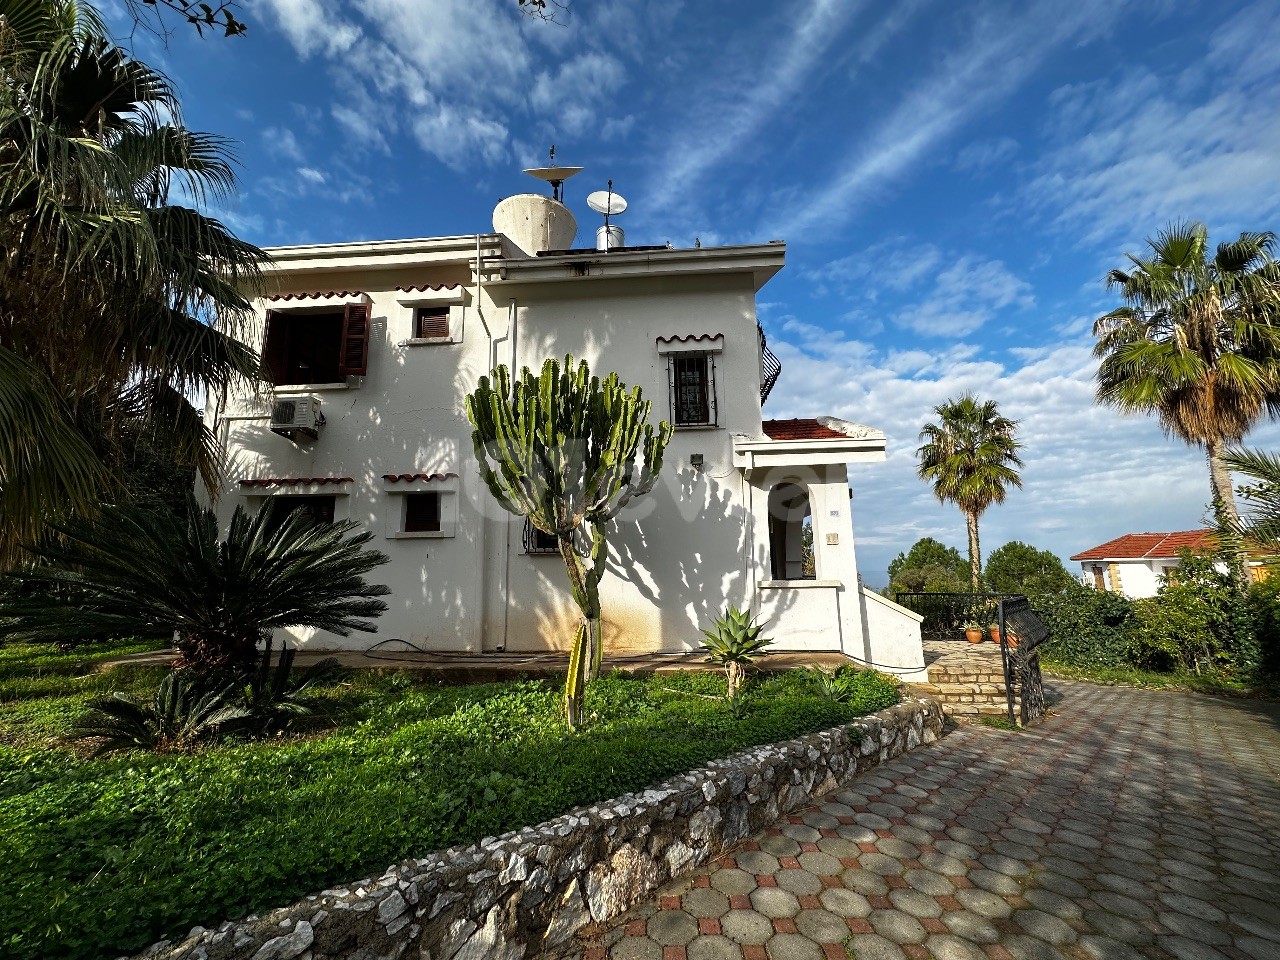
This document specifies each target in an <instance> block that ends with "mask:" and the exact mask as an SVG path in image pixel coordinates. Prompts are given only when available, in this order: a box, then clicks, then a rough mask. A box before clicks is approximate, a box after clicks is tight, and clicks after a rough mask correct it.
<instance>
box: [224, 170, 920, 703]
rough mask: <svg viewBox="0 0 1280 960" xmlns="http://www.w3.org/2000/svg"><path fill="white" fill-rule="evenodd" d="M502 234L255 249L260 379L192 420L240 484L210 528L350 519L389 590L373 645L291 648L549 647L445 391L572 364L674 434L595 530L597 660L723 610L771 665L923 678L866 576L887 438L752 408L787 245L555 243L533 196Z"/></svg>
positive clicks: (564, 641)
mask: <svg viewBox="0 0 1280 960" xmlns="http://www.w3.org/2000/svg"><path fill="white" fill-rule="evenodd" d="M494 228H495V232H493V233H485V234H478V235H467V236H459V237H434V238H429V239H420V240H388V241H377V242H368V243H335V244H320V245H310V246H293V247H277V248H274V249H271V250H270V251H269V253H270V255H271V264H270V266H269V268H268V275H269V279H270V282H271V284H272V291H273V292H272V293H271V294H270V295H269V296H267V297H266V298H265V299H264V300H263V301H261V303H260V311H259V321H260V323H259V324H258V326H257V328H256V331H255V333H254V336H256V337H259V338H261V339H260V340H259V342H257V343H255V344H254V346H256V347H261V348H262V352H263V354H264V356H265V358H266V361H267V365H268V367H269V368H270V371H271V375H272V380H273V383H274V387H273V388H271V389H268V390H266V391H261V390H260V391H259V392H257V393H253V392H247V393H244V394H243V395H238V396H228V397H226V398H211V400H210V402H209V403H208V405H207V409H206V417H207V418H208V422H209V423H210V424H211V425H212V426H213V427H214V429H215V430H216V433H217V435H218V437H219V438H220V439H221V440H222V442H223V443H224V444H225V447H226V449H227V451H228V454H229V460H230V471H229V476H230V477H231V478H233V479H232V480H231V481H230V482H229V489H227V490H226V491H224V493H223V495H222V496H221V497H220V498H219V499H218V501H217V509H218V511H219V515H220V517H221V518H222V520H223V522H224V523H225V522H227V521H228V520H229V518H230V514H231V512H232V511H233V510H234V508H235V507H236V506H237V505H241V506H246V507H249V508H253V509H256V508H257V507H259V506H261V505H263V504H264V502H267V503H270V504H271V508H272V509H276V510H289V509H295V508H301V509H307V510H310V511H313V512H314V513H315V514H317V515H318V516H322V517H326V518H330V517H331V518H336V519H344V518H349V519H352V520H355V521H358V522H359V523H361V524H363V525H366V526H367V527H368V528H369V529H371V530H374V531H376V532H377V534H378V535H379V536H378V538H377V539H376V540H375V546H377V547H378V548H379V549H381V550H383V551H384V552H385V553H387V554H388V555H389V556H390V558H391V562H390V563H389V564H387V565H385V566H383V567H380V568H378V570H377V571H376V572H375V574H374V576H375V578H376V579H377V580H380V581H381V582H385V583H387V584H388V585H389V586H390V587H391V590H392V594H391V596H389V597H387V598H386V599H387V601H388V603H389V607H390V609H389V610H388V611H387V613H386V614H384V615H383V616H382V618H381V619H380V620H379V622H378V633H377V634H376V635H369V634H356V635H353V636H351V637H339V636H336V635H332V634H323V633H320V634H313V633H310V632H305V631H304V632H299V633H298V634H296V635H294V636H292V637H291V638H290V639H291V640H293V641H295V642H297V643H298V644H299V645H300V646H302V647H303V648H306V649H337V648H345V649H363V648H368V647H369V646H372V645H373V644H375V643H381V642H384V641H388V640H391V641H400V642H402V643H403V644H412V645H413V647H416V648H419V649H423V650H431V651H442V652H460V653H461V652H466V653H470V654H482V653H484V652H490V651H510V652H518V651H546V650H560V649H567V647H568V644H569V642H570V641H571V639H572V635H573V631H574V628H575V626H576V623H577V618H578V611H577V608H576V607H575V605H574V604H573V602H572V599H571V598H570V596H569V592H568V588H567V582H566V577H565V571H564V568H563V565H562V563H561V561H560V558H559V556H558V554H556V553H554V552H553V551H551V550H549V549H548V547H549V544H547V543H545V542H544V540H543V538H542V537H541V536H540V535H539V534H538V533H537V531H534V530H532V529H531V528H530V527H529V526H528V525H527V524H526V523H525V522H524V521H523V520H521V519H520V518H517V517H513V516H510V515H509V514H507V513H506V512H505V511H503V510H502V509H501V508H500V507H498V505H497V504H496V503H495V502H494V500H493V498H492V496H491V495H490V493H489V491H488V489H487V488H486V487H485V485H484V483H483V482H482V481H481V480H480V478H479V474H478V472H477V469H476V463H475V460H474V454H473V452H472V445H471V439H470V436H471V428H470V425H469V424H468V422H467V418H466V415H465V413H464V408H463V398H464V396H465V395H466V394H467V393H468V392H470V391H471V390H472V389H473V388H474V386H475V384H476V381H477V379H478V378H479V377H480V376H481V375H482V374H484V373H486V372H487V371H489V370H490V369H491V368H492V367H493V366H495V365H497V364H499V363H505V364H507V365H508V366H510V367H512V368H513V369H515V370H519V368H520V367H522V366H529V367H531V368H534V369H537V368H538V367H540V366H541V364H542V362H543V360H544V359H546V358H547V357H559V358H563V357H564V356H565V355H566V354H572V355H573V356H574V357H575V358H585V359H586V360H587V361H588V362H589V363H590V365H591V368H592V370H593V371H594V372H599V373H601V374H603V373H604V372H607V371H610V370H613V371H617V372H618V374H619V375H620V376H621V378H622V380H623V381H624V382H625V383H626V384H628V385H629V386H634V385H639V386H641V387H642V388H643V389H644V393H645V396H646V397H647V398H648V399H650V400H652V402H653V413H652V418H653V419H654V420H655V421H656V420H658V419H666V420H669V421H670V422H671V423H673V424H674V425H675V427H676V432H675V436H674V438H673V439H672V441H671V444H670V445H669V447H668V449H667V453H666V459H665V463H664V466H663V470H662V475H661V478H660V479H659V482H658V484H657V486H656V487H655V488H654V490H653V491H652V493H650V494H649V495H648V496H646V497H642V498H640V499H638V500H636V501H634V502H633V504H632V505H631V506H630V507H628V508H627V509H625V510H624V511H623V512H622V514H621V515H620V516H619V517H618V518H617V520H615V521H614V523H613V525H612V528H611V531H610V539H609V547H610V570H609V573H608V574H607V575H606V577H605V579H604V581H603V583H602V584H601V599H602V603H603V614H604V625H603V633H604V643H605V653H606V656H620V655H625V654H626V653H628V652H651V651H672V652H676V651H680V652H684V651H688V650H692V649H695V648H696V647H697V646H698V641H699V640H700V638H701V635H700V633H699V628H700V627H704V626H708V625H709V624H710V623H711V622H712V621H713V620H714V619H715V617H716V616H717V615H718V614H719V613H721V612H722V611H723V610H724V608H725V607H726V605H728V604H735V605H738V606H740V607H744V608H746V607H749V608H750V609H751V610H752V611H754V612H756V613H758V614H759V615H760V616H762V617H763V618H764V619H765V621H766V622H767V624H768V628H767V634H768V635H770V636H772V637H774V638H775V641H776V648H777V649H781V650H809V651H842V652H844V653H845V654H847V655H849V656H850V657H852V658H854V659H856V660H858V661H861V662H864V663H869V664H874V665H875V666H877V667H879V668H880V669H883V670H885V671H886V672H891V673H895V674H897V675H899V676H901V677H903V678H905V679H908V680H913V679H924V678H925V667H924V660H923V655H922V649H921V642H920V617H918V616H917V615H916V614H914V613H912V612H910V611H908V610H905V609H903V608H901V607H899V606H897V605H896V604H894V603H892V602H890V601H889V600H887V599H885V598H884V597H882V596H880V595H879V594H877V593H875V592H873V591H870V590H867V589H865V588H863V587H862V586H861V583H860V581H859V578H858V566H857V557H856V555H855V551H854V537H853V526H852V521H851V515H850V499H851V497H852V491H851V490H850V488H849V476H848V470H847V464H849V463H859V462H872V461H880V460H883V459H884V456H885V438H884V434H883V433H881V432H880V431H879V430H876V429H873V428H871V427H865V426H861V425H859V424H856V423H849V422H846V421H844V420H838V419H835V418H831V417H820V418H817V419H809V420H765V419H763V416H762V413H761V408H762V407H763V405H764V403H765V400H766V399H767V397H768V395H769V391H770V389H771V388H772V387H773V384H774V382H775V380H776V378H777V376H778V373H779V369H780V365H779V363H778V361H777V359H776V358H775V357H774V356H773V354H772V353H770V351H769V349H768V347H767V345H766V343H765V338H764V333H763V331H762V330H761V328H760V327H759V325H758V323H757V320H756V294H757V292H758V291H759V290H760V288H761V287H762V286H764V284H766V283H767V282H768V281H769V279H770V278H771V277H773V276H774V274H776V273H777V272H778V271H779V270H781V269H782V267H783V262H784V259H785V255H786V247H785V245H784V244H782V243H780V242H771V243H765V244H755V245H747V246H724V247H701V248H693V249H669V248H666V247H628V246H624V245H621V242H620V241H621V236H620V231H619V230H618V229H617V227H616V226H614V227H612V228H611V229H610V230H609V231H608V232H607V235H608V238H609V239H608V240H605V239H603V238H602V240H601V244H600V245H601V246H607V247H609V249H596V248H588V249H581V248H580V249H572V241H573V238H574V237H575V235H576V233H577V227H576V223H575V221H574V218H573V216H572V214H571V213H570V212H569V209H568V208H567V207H566V206H565V205H564V204H563V203H561V202H559V201H558V200H556V199H553V198H551V197H546V196H538V195H532V194H522V195H519V196H516V197H512V198H509V199H507V200H504V201H503V202H502V203H501V204H499V206H498V208H497V209H496V210H495V211H494ZM806 522H809V523H811V524H812V530H813V550H814V557H813V561H812V564H811V565H810V569H811V570H812V573H811V574H809V575H806V572H805V571H806V564H805V563H804V560H803V557H802V538H803V527H804V524H805V523H806ZM395 646H396V645H393V647H392V649H395ZM401 649H410V648H409V647H407V646H402V647H401Z"/></svg>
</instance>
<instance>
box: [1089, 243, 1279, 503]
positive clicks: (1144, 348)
mask: <svg viewBox="0 0 1280 960" xmlns="http://www.w3.org/2000/svg"><path fill="white" fill-rule="evenodd" d="M1147 245H1148V246H1149V247H1150V248H1151V253H1150V256H1149V257H1147V258H1146V259H1142V258H1139V257H1136V256H1134V255H1132V254H1130V255H1129V261H1130V263H1131V265H1132V266H1131V269H1129V270H1112V271H1111V272H1110V273H1109V274H1108V275H1107V286H1108V288H1109V289H1111V290H1115V291H1118V292H1119V293H1120V295H1121V296H1122V297H1123V299H1124V305H1123V306H1121V307H1118V308H1117V309H1115V310H1112V311H1111V312H1110V313H1108V314H1105V315H1103V316H1101V317H1099V318H1098V320H1097V321H1096V322H1095V324H1094V335H1095V336H1096V337H1097V344H1096V346H1095V348H1094V354H1095V355H1096V356H1097V357H1099V358H1101V360H1102V363H1101V365H1100V366H1099V368H1098V375H1097V382H1098V391H1097V397H1098V402H1099V403H1102V404H1106V405H1107V406H1111V407H1114V408H1116V409H1118V410H1120V411H1122V412H1124V413H1145V414H1153V415H1155V416H1156V417H1157V418H1158V419H1159V422H1160V426H1161V427H1163V428H1164V431H1165V432H1166V433H1170V434H1173V435H1174V436H1177V437H1179V438H1180V439H1182V440H1183V441H1185V442H1186V443H1188V444H1192V445H1195V446H1200V447H1203V448H1204V450H1205V455H1206V457H1207V459H1208V461H1209V475H1210V483H1211V488H1212V493H1213V499H1214V502H1215V504H1218V505H1220V509H1221V510H1223V511H1224V512H1225V514H1226V517H1227V519H1228V520H1235V519H1236V517H1237V516H1238V513H1237V510H1236V504H1235V498H1234V496H1233V494H1232V489H1231V475H1230V472H1229V471H1228V469H1227V466H1226V464H1225V463H1224V460H1223V451H1224V448H1225V447H1226V446H1227V445H1229V444H1233V443H1238V442H1240V441H1241V440H1242V439H1243V437H1244V436H1245V434H1246V433H1248V431H1249V430H1250V429H1251V428H1252V427H1253V425H1254V424H1255V423H1257V422H1258V420H1259V419H1261V417H1262V416H1263V414H1264V413H1270V414H1272V415H1275V414H1276V413H1277V412H1278V411H1280V327H1277V325H1276V320H1277V317H1278V316H1280V267H1277V265H1276V263H1275V262H1274V261H1273V260H1272V258H1271V254H1272V251H1273V249H1274V247H1275V235H1274V234H1272V233H1242V234H1240V238H1239V239H1238V240H1235V241H1233V242H1230V243H1221V244H1219V245H1218V247H1217V250H1216V251H1214V253H1213V255H1212V256H1210V252H1209V234H1208V231H1207V230H1206V228H1205V226H1204V225H1203V224H1200V223H1174V224H1170V225H1169V226H1167V227H1166V228H1165V229H1164V230H1163V231H1161V232H1160V233H1159V234H1158V235H1157V236H1156V238H1155V239H1148V240H1147Z"/></svg>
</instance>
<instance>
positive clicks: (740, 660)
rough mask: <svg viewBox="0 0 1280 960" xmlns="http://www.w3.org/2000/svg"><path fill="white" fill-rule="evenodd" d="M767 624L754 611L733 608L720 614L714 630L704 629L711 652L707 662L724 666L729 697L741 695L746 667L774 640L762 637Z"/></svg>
mask: <svg viewBox="0 0 1280 960" xmlns="http://www.w3.org/2000/svg"><path fill="white" fill-rule="evenodd" d="M763 632H764V627H763V626H761V625H759V624H757V623H756V622H755V620H754V619H752V617H751V614H750V613H747V612H744V611H742V610H739V609H738V608H737V607H729V608H728V609H727V610H725V612H724V614H723V615H722V616H720V617H719V618H718V619H717V620H716V622H715V625H714V628H713V629H711V630H703V631H702V634H703V636H704V637H706V639H705V640H703V641H702V648H703V649H704V650H706V651H707V661H708V662H709V663H716V664H719V665H720V666H722V667H724V672H725V676H727V677H728V678H729V693H728V696H729V699H730V700H733V699H734V698H735V697H737V695H738V687H739V686H741V684H742V678H743V676H744V675H745V673H746V668H747V666H749V665H750V664H751V663H754V662H755V659H756V657H758V656H759V655H760V654H761V653H763V652H764V651H765V650H766V649H767V648H768V647H769V645H770V644H772V643H773V640H772V639H771V638H769V637H762V636H760V634H761V633H763Z"/></svg>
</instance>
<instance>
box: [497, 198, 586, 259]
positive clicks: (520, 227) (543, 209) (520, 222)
mask: <svg viewBox="0 0 1280 960" xmlns="http://www.w3.org/2000/svg"><path fill="white" fill-rule="evenodd" d="M493 229H494V230H496V231H497V232H498V233H501V234H502V235H503V236H505V237H506V238H507V239H508V240H510V241H511V242H512V243H513V244H515V245H516V246H517V247H518V248H519V249H520V250H522V251H523V252H524V253H525V254H526V255H528V256H530V257H534V256H537V255H538V254H539V253H541V252H542V251H544V250H567V249H569V248H570V247H572V246H573V238H574V237H576V236H577V235H578V221H576V220H575V219H574V218H573V214H572V213H570V212H569V208H568V207H566V206H565V205H564V204H563V203H560V202H559V201H558V200H553V199H551V198H550V197H547V196H543V195H542V194H537V193H519V194H516V195H515V196H514V197H507V199H505V200H503V201H502V202H501V203H499V204H498V205H497V206H496V207H494V208H493Z"/></svg>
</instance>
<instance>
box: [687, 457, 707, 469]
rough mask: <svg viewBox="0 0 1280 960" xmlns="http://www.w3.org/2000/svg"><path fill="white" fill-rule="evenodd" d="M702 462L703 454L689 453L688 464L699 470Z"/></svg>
mask: <svg viewBox="0 0 1280 960" xmlns="http://www.w3.org/2000/svg"><path fill="white" fill-rule="evenodd" d="M703 463H704V460H703V456H702V454H700V453H691V454H689V466H691V467H693V469H695V470H701V469H702V465H703Z"/></svg>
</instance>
